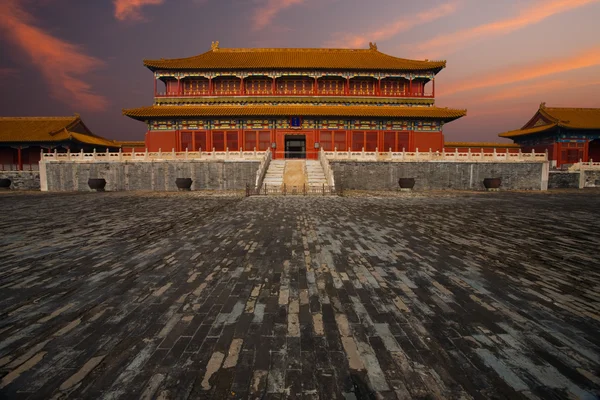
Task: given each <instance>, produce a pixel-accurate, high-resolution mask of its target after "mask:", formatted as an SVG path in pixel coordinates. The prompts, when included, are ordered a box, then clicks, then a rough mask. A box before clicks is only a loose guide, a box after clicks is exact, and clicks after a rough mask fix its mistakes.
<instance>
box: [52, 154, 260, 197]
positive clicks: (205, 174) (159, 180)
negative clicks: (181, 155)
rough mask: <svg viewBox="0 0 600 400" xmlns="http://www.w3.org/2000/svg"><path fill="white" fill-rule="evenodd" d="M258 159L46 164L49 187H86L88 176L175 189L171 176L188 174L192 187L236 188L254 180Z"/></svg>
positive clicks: (119, 186)
mask: <svg viewBox="0 0 600 400" xmlns="http://www.w3.org/2000/svg"><path fill="white" fill-rule="evenodd" d="M258 167H259V162H258V161H164V162H107V163H98V162H97V163H75V162H57V163H47V164H46V175H47V181H48V190H49V191H89V190H90V189H89V187H88V184H87V182H88V179H89V178H104V179H106V190H108V191H123V190H153V191H174V190H177V186H176V185H175V179H177V178H192V181H193V183H192V190H239V189H245V188H246V184H247V183H250V184H254V181H255V179H256V172H257V170H258Z"/></svg>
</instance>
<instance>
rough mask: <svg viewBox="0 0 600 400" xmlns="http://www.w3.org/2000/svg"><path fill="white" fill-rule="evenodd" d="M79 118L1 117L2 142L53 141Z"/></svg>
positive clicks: (0, 132) (0, 135) (0, 138)
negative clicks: (57, 134)
mask: <svg viewBox="0 0 600 400" xmlns="http://www.w3.org/2000/svg"><path fill="white" fill-rule="evenodd" d="M78 120H79V117H78V116H72V117H0V142H53V141H56V138H55V137H53V136H55V135H56V133H57V132H60V131H62V130H63V129H66V128H67V127H70V126H72V125H74V124H75V123H76V122H77V121H78Z"/></svg>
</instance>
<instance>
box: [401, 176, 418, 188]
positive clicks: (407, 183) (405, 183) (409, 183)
mask: <svg viewBox="0 0 600 400" xmlns="http://www.w3.org/2000/svg"><path fill="white" fill-rule="evenodd" d="M398 185H400V189H412V188H414V187H415V178H400V179H398Z"/></svg>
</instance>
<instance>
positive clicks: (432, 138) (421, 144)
mask: <svg viewBox="0 0 600 400" xmlns="http://www.w3.org/2000/svg"><path fill="white" fill-rule="evenodd" d="M443 147H444V137H443V136H442V132H413V144H412V149H411V151H414V150H416V149H419V151H423V152H425V151H429V149H431V151H442V148H443Z"/></svg>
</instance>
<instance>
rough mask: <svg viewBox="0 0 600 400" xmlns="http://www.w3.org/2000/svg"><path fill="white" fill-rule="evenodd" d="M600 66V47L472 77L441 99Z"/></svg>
mask: <svg viewBox="0 0 600 400" xmlns="http://www.w3.org/2000/svg"><path fill="white" fill-rule="evenodd" d="M595 65H600V46H598V47H593V48H590V49H587V50H585V51H583V52H581V53H579V54H576V55H574V56H571V57H560V58H555V59H553V60H544V61H540V62H537V63H533V64H530V65H526V66H521V67H516V68H509V69H507V70H505V71H503V72H498V73H495V74H489V75H485V76H482V77H479V78H478V77H470V78H469V79H468V80H465V81H463V82H457V83H454V84H451V85H450V86H448V87H447V88H445V89H444V91H443V93H442V94H441V95H440V96H439V97H444V96H448V95H451V94H455V93H460V92H465V91H468V90H474V89H481V88H487V87H494V86H501V85H506V84H510V83H516V82H523V81H528V80H531V79H535V78H540V77H543V76H548V75H552V74H557V73H561V72H567V71H572V70H576V69H581V68H587V67H592V66H595Z"/></svg>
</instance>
